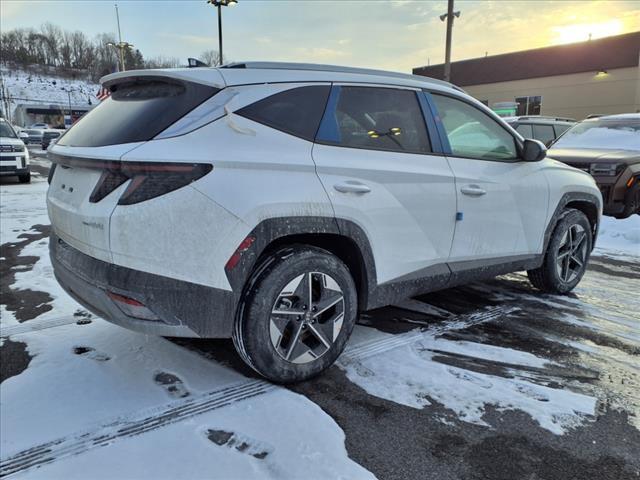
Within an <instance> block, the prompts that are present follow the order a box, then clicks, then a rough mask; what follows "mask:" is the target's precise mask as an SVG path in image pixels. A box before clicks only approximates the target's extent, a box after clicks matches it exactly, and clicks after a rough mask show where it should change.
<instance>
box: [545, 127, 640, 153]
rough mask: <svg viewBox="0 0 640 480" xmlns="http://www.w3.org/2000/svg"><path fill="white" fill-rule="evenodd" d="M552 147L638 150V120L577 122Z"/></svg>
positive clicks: (639, 149)
mask: <svg viewBox="0 0 640 480" xmlns="http://www.w3.org/2000/svg"><path fill="white" fill-rule="evenodd" d="M553 148H605V149H615V150H634V151H640V120H597V121H593V122H582V123H578V124H577V125H575V126H574V127H573V128H571V129H569V130H567V131H566V132H565V134H564V135H562V137H560V138H559V139H558V141H557V142H556V143H555V144H554V145H553Z"/></svg>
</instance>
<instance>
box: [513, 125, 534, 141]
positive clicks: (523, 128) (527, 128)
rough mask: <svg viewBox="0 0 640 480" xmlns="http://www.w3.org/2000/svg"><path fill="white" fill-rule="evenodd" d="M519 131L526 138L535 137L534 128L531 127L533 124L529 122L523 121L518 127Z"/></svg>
mask: <svg viewBox="0 0 640 480" xmlns="http://www.w3.org/2000/svg"><path fill="white" fill-rule="evenodd" d="M516 130H517V131H518V133H519V134H520V135H522V136H523V137H524V138H533V130H532V129H531V125H530V124H527V123H521V124H520V125H518V128H516Z"/></svg>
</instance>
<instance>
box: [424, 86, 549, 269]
mask: <svg viewBox="0 0 640 480" xmlns="http://www.w3.org/2000/svg"><path fill="white" fill-rule="evenodd" d="M428 98H431V99H432V105H434V106H435V108H436V110H437V116H436V123H437V125H438V127H439V129H440V131H441V133H442V137H443V138H442V141H443V143H445V144H447V143H448V145H445V147H444V148H445V150H447V151H448V152H449V153H448V154H447V157H448V159H449V163H450V165H451V169H452V170H453V173H454V175H455V182H456V195H457V199H458V212H459V217H458V218H459V219H460V220H459V221H458V222H457V223H456V227H455V233H454V237H453V243H452V246H451V254H450V257H449V260H450V262H451V264H455V262H465V261H470V260H474V261H475V260H479V259H485V260H487V263H486V264H487V265H488V264H491V263H492V262H493V261H492V260H491V259H494V260H495V262H503V261H507V259H506V258H505V257H511V258H510V259H513V260H515V259H517V258H516V257H526V256H531V255H534V254H537V253H540V252H541V249H542V235H543V232H544V229H545V221H546V216H547V209H548V201H549V200H548V196H549V195H548V188H549V187H548V184H547V180H546V177H545V176H544V174H543V172H542V165H541V162H525V161H521V160H520V158H519V157H518V155H519V147H518V142H517V141H516V138H515V136H513V134H512V133H511V132H509V131H508V130H507V128H506V127H504V126H503V125H501V124H500V123H499V122H498V121H497V120H496V119H494V118H493V117H492V116H490V115H489V114H488V113H487V112H485V111H483V110H482V109H481V108H480V106H478V105H475V104H473V103H472V102H471V101H466V100H463V99H460V98H454V97H452V96H448V95H444V94H436V93H434V94H433V95H431V96H430V97H428ZM495 262H493V263H495ZM478 265H479V264H478ZM454 270H455V269H454Z"/></svg>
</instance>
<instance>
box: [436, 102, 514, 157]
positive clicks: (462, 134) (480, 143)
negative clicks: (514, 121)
mask: <svg viewBox="0 0 640 480" xmlns="http://www.w3.org/2000/svg"><path fill="white" fill-rule="evenodd" d="M433 99H434V101H435V103H436V106H437V108H438V115H439V117H440V120H441V121H442V123H443V125H444V129H445V131H446V133H447V138H448V139H449V145H450V146H451V152H452V153H453V154H454V155H457V156H460V157H471V158H478V159H487V160H513V159H516V158H517V157H518V153H517V150H516V143H515V139H514V138H513V137H512V136H511V134H510V133H509V132H507V130H506V129H504V128H503V127H502V126H501V125H500V124H499V123H498V122H496V121H495V120H494V119H493V118H491V117H489V116H488V115H487V114H486V113H484V112H482V111H480V110H479V109H477V108H475V107H473V106H471V105H469V104H468V103H465V102H463V101H460V100H456V99H454V98H451V97H445V96H442V95H433Z"/></svg>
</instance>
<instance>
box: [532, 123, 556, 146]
mask: <svg viewBox="0 0 640 480" xmlns="http://www.w3.org/2000/svg"><path fill="white" fill-rule="evenodd" d="M533 138H535V139H536V140H540V141H541V142H542V143H544V144H547V143H549V142H550V141H551V140H553V139H554V138H556V136H555V133H554V131H553V127H552V126H551V125H537V124H535V123H534V124H533Z"/></svg>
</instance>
